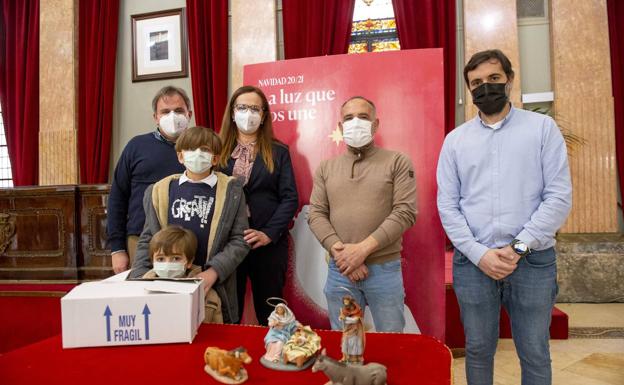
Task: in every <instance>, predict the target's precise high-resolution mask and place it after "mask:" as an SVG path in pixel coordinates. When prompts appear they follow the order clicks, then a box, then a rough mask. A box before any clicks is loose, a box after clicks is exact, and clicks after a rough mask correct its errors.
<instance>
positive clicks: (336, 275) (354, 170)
mask: <svg viewBox="0 0 624 385" xmlns="http://www.w3.org/2000/svg"><path fill="white" fill-rule="evenodd" d="M338 125H339V127H340V129H341V131H342V135H343V139H344V141H345V144H346V145H347V151H346V152H345V153H344V154H342V155H339V156H337V157H335V158H333V159H328V160H325V161H323V162H321V164H320V166H319V168H318V169H317V170H316V173H315V176H314V188H313V190H312V195H311V197H310V214H309V218H308V223H309V224H310V229H311V230H312V232H313V233H314V235H315V236H316V238H317V239H318V240H319V242H321V244H322V245H323V247H324V248H325V249H326V250H328V251H329V254H330V257H331V258H330V262H329V272H328V276H327V282H326V284H325V289H324V292H325V296H326V297H327V304H328V311H329V319H330V322H331V325H332V329H335V330H340V329H342V325H341V322H340V321H339V319H338V316H339V314H340V308H341V306H342V301H341V298H342V297H343V296H344V295H345V294H346V292H345V290H348V291H349V292H350V294H351V295H352V296H353V297H354V298H355V299H356V301H357V302H358V303H359V305H360V306H361V307H362V309H364V308H365V306H366V305H368V306H369V308H370V310H371V313H372V316H373V321H374V322H375V328H376V330H377V331H394V332H401V331H403V328H404V326H405V318H404V316H403V302H404V298H405V291H404V288H403V276H402V273H401V254H400V253H401V239H402V236H403V233H404V232H405V231H406V230H407V229H408V228H410V227H411V226H412V225H413V224H414V222H415V220H416V212H417V210H416V182H415V178H414V169H413V166H412V163H411V161H410V159H409V158H408V157H407V156H406V155H404V154H402V153H400V152H396V151H390V150H385V149H383V148H379V147H377V146H375V143H374V142H373V135H374V134H375V131H376V130H377V128H378V127H379V119H377V116H376V110H375V105H374V104H373V103H372V102H371V101H370V100H368V99H366V98H364V97H361V96H355V97H352V98H350V99H348V100H347V101H346V102H345V103H344V104H343V105H342V107H341V121H340V122H339V123H338Z"/></svg>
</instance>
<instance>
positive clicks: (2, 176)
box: [0, 107, 13, 187]
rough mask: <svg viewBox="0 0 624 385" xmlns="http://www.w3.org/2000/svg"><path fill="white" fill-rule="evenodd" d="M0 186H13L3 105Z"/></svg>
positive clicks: (0, 142)
mask: <svg viewBox="0 0 624 385" xmlns="http://www.w3.org/2000/svg"><path fill="white" fill-rule="evenodd" d="M0 187H13V174H11V160H10V159H9V151H8V147H7V142H6V136H5V135H4V122H3V120H2V107H0Z"/></svg>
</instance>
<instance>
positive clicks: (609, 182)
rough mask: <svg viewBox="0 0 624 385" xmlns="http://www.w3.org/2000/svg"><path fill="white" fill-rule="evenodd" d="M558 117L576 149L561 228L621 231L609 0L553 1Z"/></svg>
mask: <svg viewBox="0 0 624 385" xmlns="http://www.w3.org/2000/svg"><path fill="white" fill-rule="evenodd" d="M550 18H551V21H550V26H551V46H552V49H551V54H552V59H551V63H552V79H553V91H554V93H555V100H554V103H553V109H554V112H555V119H556V120H557V122H558V123H559V125H560V126H561V127H562V128H563V129H564V132H570V133H573V134H575V135H578V136H579V137H581V138H582V139H583V140H584V142H585V143H584V144H582V145H578V146H575V147H574V148H572V151H571V154H570V157H569V159H570V170H571V173H572V183H573V187H574V189H573V195H574V197H573V205H572V212H571V214H570V217H569V218H568V221H567V223H566V225H565V226H564V228H563V229H562V232H568V233H606V232H617V231H618V224H617V210H618V207H617V185H616V183H617V179H616V178H617V170H616V160H615V123H614V112H613V95H612V89H611V62H610V48H609V30H608V22H607V5H606V0H551V12H550Z"/></svg>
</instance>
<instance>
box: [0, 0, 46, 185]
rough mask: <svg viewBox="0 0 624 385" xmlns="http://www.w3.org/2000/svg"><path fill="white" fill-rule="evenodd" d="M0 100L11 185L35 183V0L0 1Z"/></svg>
mask: <svg viewBox="0 0 624 385" xmlns="http://www.w3.org/2000/svg"><path fill="white" fill-rule="evenodd" d="M0 12H1V13H2V14H1V15H0V103H2V118H3V120H4V131H5V133H6V139H7V147H8V150H9V158H10V159H11V169H12V173H13V184H14V185H15V186H28V185H36V184H38V166H39V156H38V154H39V0H20V1H14V0H0Z"/></svg>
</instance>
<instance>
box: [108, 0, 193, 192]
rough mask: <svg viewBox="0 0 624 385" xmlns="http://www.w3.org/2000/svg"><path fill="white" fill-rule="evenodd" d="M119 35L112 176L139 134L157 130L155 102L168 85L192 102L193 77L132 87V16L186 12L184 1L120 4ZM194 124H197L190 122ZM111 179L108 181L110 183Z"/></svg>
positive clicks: (139, 0)
mask: <svg viewBox="0 0 624 385" xmlns="http://www.w3.org/2000/svg"><path fill="white" fill-rule="evenodd" d="M119 5H120V10H119V12H120V14H119V35H118V37H117V39H118V41H117V68H116V79H115V101H114V106H113V135H112V141H111V165H110V169H111V173H110V175H112V171H113V170H114V168H115V165H116V164H117V160H118V159H119V156H120V155H121V152H122V151H123V149H124V147H125V146H126V143H128V141H129V140H130V139H131V138H132V137H134V136H136V135H139V134H144V133H146V132H150V131H152V130H154V129H155V125H154V120H153V118H152V98H153V97H154V95H155V94H156V92H158V90H159V89H160V88H162V87H164V86H166V85H169V84H171V85H174V86H176V87H181V88H183V89H184V90H186V92H187V93H188V95H189V97H190V98H191V104H192V100H193V96H192V91H191V77H190V65H189V77H186V78H177V79H166V80H152V81H144V82H137V83H132V57H131V50H132V41H131V35H132V21H131V19H130V16H131V15H135V14H139V13H146V12H153V11H160V10H166V9H173V8H185V7H186V1H185V0H149V1H146V0H123V1H120V2H119ZM187 61H188V58H187ZM191 124H195V120H194V119H193V120H192V121H191ZM110 180H112V178H110V177H109V181H110Z"/></svg>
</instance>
